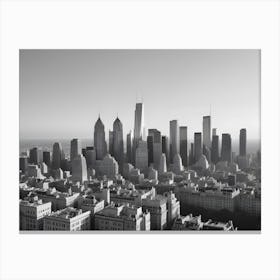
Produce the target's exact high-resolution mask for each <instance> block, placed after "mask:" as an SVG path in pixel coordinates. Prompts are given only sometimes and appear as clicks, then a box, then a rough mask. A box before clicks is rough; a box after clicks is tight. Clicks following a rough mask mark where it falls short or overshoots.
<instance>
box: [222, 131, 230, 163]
mask: <svg viewBox="0 0 280 280" xmlns="http://www.w3.org/2000/svg"><path fill="white" fill-rule="evenodd" d="M221 158H222V161H227V162H231V159H232V151H231V136H230V134H228V133H223V134H222V151H221Z"/></svg>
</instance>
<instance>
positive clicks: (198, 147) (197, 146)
mask: <svg viewBox="0 0 280 280" xmlns="http://www.w3.org/2000/svg"><path fill="white" fill-rule="evenodd" d="M201 140H202V139H201V132H195V133H194V161H195V162H197V161H198V160H199V158H200V156H201V155H202V143H201ZM195 162H194V163H195Z"/></svg>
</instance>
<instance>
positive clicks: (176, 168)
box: [173, 154, 183, 174]
mask: <svg viewBox="0 0 280 280" xmlns="http://www.w3.org/2000/svg"><path fill="white" fill-rule="evenodd" d="M181 171H183V164H182V159H181V157H180V155H179V154H176V155H175V156H174V158H173V172H174V173H175V174H180V172H181Z"/></svg>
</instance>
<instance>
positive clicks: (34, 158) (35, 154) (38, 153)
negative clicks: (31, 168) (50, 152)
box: [29, 147, 43, 164]
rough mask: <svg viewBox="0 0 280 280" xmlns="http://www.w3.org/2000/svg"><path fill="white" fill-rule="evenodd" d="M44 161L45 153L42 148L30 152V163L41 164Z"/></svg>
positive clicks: (35, 148)
mask: <svg viewBox="0 0 280 280" xmlns="http://www.w3.org/2000/svg"><path fill="white" fill-rule="evenodd" d="M42 161H43V151H42V149H41V148H38V147H34V148H32V149H30V151H29V163H33V164H39V163H41V162H42Z"/></svg>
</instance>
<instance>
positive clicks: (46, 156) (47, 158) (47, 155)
mask: <svg viewBox="0 0 280 280" xmlns="http://www.w3.org/2000/svg"><path fill="white" fill-rule="evenodd" d="M43 162H44V163H45V164H46V165H47V166H49V167H50V166H51V152H50V151H43Z"/></svg>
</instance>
